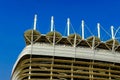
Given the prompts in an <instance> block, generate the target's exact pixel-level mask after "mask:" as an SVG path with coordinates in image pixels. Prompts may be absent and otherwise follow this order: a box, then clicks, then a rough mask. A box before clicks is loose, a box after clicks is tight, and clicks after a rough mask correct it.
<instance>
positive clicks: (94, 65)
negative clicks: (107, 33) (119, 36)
mask: <svg viewBox="0 0 120 80" xmlns="http://www.w3.org/2000/svg"><path fill="white" fill-rule="evenodd" d="M36 17H37V16H35V20H34V21H35V22H34V29H33V30H27V31H26V32H25V33H24V37H25V42H26V47H25V48H24V49H23V51H22V52H21V53H20V55H19V57H18V59H17V61H16V63H15V65H14V67H13V71H12V75H11V80H116V79H120V46H119V42H118V41H117V40H116V39H115V38H114V34H113V33H114V32H113V27H111V32H112V39H111V40H108V41H106V42H102V41H101V40H100V31H99V26H98V37H95V36H92V37H89V38H87V39H84V21H82V37H81V36H79V35H78V34H70V33H69V26H70V25H69V24H70V20H69V19H68V22H67V24H68V36H67V37H64V36H62V35H61V34H60V33H59V32H57V31H55V30H54V29H53V25H54V21H53V17H52V19H51V31H50V32H49V33H47V34H45V35H43V34H41V33H40V32H39V31H37V30H36V21H37V18H36ZM98 25H99V24H98Z"/></svg>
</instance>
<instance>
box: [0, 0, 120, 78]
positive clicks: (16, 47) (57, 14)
mask: <svg viewBox="0 0 120 80" xmlns="http://www.w3.org/2000/svg"><path fill="white" fill-rule="evenodd" d="M34 14H37V15H38V21H37V30H39V31H40V32H41V33H43V34H45V33H47V32H48V31H49V30H50V17H51V16H54V20H55V27H56V30H57V31H59V32H60V33H62V34H63V35H65V28H66V19H67V18H68V17H69V18H70V19H71V24H72V26H73V27H74V30H75V31H76V32H77V33H81V32H80V31H81V30H80V24H81V20H84V21H85V25H86V27H88V28H89V29H90V30H91V32H92V33H94V35H97V28H96V24H97V22H99V23H100V24H101V25H102V27H103V28H104V29H105V30H106V31H107V32H109V33H110V26H111V25H113V26H114V27H115V30H116V29H117V28H118V27H119V26H120V0H0V28H1V29H0V45H1V46H0V79H1V80H10V75H11V71H12V67H13V65H14V63H15V61H16V59H17V56H18V55H19V54H20V52H21V51H22V49H23V48H24V47H25V42H24V38H23V34H24V31H25V30H27V29H31V28H32V27H33V18H34ZM71 32H72V31H71ZM85 35H86V36H85V38H87V37H88V36H90V33H89V32H88V31H87V29H86V30H85ZM117 36H118V37H119V35H117ZM101 39H102V40H103V41H104V40H107V39H110V37H108V36H107V34H106V33H105V31H104V30H102V29H101Z"/></svg>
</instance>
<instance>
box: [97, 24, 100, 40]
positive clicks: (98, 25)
mask: <svg viewBox="0 0 120 80" xmlns="http://www.w3.org/2000/svg"><path fill="white" fill-rule="evenodd" d="M97 29H98V38H99V39H100V23H97Z"/></svg>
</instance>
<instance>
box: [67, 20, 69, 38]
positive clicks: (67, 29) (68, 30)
mask: <svg viewBox="0 0 120 80" xmlns="http://www.w3.org/2000/svg"><path fill="white" fill-rule="evenodd" d="M69 35H70V18H67V36H69Z"/></svg>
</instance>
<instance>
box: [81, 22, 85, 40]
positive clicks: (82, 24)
mask: <svg viewBox="0 0 120 80" xmlns="http://www.w3.org/2000/svg"><path fill="white" fill-rule="evenodd" d="M81 26H82V39H83V40H84V20H82V23H81Z"/></svg>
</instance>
